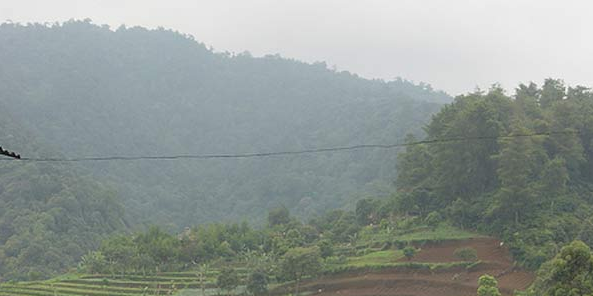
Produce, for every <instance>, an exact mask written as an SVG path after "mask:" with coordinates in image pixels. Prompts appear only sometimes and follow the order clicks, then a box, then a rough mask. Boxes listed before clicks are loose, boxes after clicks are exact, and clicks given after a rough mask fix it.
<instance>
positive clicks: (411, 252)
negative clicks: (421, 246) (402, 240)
mask: <svg viewBox="0 0 593 296" xmlns="http://www.w3.org/2000/svg"><path fill="white" fill-rule="evenodd" d="M402 251H403V252H404V256H406V258H408V260H412V258H413V257H414V256H415V255H416V248H414V247H412V246H407V247H405V248H404V249H403V250H402Z"/></svg>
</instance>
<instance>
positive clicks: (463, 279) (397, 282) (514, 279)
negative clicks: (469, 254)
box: [277, 238, 534, 296]
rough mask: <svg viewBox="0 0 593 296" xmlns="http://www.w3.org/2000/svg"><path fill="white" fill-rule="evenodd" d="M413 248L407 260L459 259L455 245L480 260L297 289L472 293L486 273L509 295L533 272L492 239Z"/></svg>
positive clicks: (346, 277)
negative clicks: (473, 251)
mask: <svg viewBox="0 0 593 296" xmlns="http://www.w3.org/2000/svg"><path fill="white" fill-rule="evenodd" d="M417 247H418V248H421V251H420V252H419V253H418V254H417V255H416V256H415V257H414V258H413V259H412V260H411V262H454V261H459V259H457V258H455V256H454V255H453V252H454V251H455V250H456V249H458V248H463V247H471V248H474V249H476V250H477V253H478V258H479V260H481V261H483V262H484V263H481V264H479V265H477V266H476V267H474V268H471V269H470V270H467V269H466V268H463V267H456V268H449V269H442V270H434V271H430V270H412V269H408V270H405V269H401V268H399V269H389V270H382V271H377V272H369V273H363V274H354V273H346V274H342V275H334V276H329V277H324V278H320V279H316V280H311V281H306V282H304V283H303V284H302V287H301V291H310V292H314V293H313V295H320V296H330V295H332V296H333V295H340V296H350V295H352V296H354V295H356V296H466V295H467V296H475V295H476V290H477V283H478V278H479V277H480V276H481V275H483V274H490V275H493V276H495V277H496V278H497V280H498V283H499V288H500V291H501V292H502V294H503V295H505V296H510V295H512V294H513V292H514V291H515V290H523V289H525V288H527V287H528V286H529V285H530V284H531V283H532V282H533V279H534V276H533V274H531V273H529V272H526V271H524V270H521V269H519V268H515V267H513V261H512V259H511V257H510V254H509V252H508V250H507V249H506V248H505V247H504V246H502V247H501V246H500V241H497V240H495V239H492V238H479V239H470V240H464V241H447V242H441V243H434V244H433V243H431V244H425V245H423V246H417ZM404 261H407V260H405V259H404ZM284 288H287V287H284ZM277 292H279V291H277Z"/></svg>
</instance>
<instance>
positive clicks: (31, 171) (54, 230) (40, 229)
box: [0, 104, 125, 281]
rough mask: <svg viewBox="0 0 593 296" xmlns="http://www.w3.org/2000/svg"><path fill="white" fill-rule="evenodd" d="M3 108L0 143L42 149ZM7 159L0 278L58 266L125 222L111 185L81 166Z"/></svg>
mask: <svg viewBox="0 0 593 296" xmlns="http://www.w3.org/2000/svg"><path fill="white" fill-rule="evenodd" d="M5 110H6V109H5V106H4V105H3V104H0V143H10V146H9V147H20V148H19V149H22V152H23V153H26V154H28V155H32V156H35V155H38V153H42V151H45V152H46V151H47V150H46V149H43V148H41V147H42V146H40V144H39V143H38V142H37V140H36V138H35V137H34V136H32V134H31V133H28V132H27V131H26V129H23V128H22V127H19V126H16V125H15V124H14V121H13V119H12V117H11V116H10V115H9V114H7V113H6V112H5ZM5 148H6V147H5ZM6 159H7V158H5V157H3V159H2V161H0V281H2V280H6V279H35V278H42V277H47V276H49V275H52V274H54V273H55V272H63V271H64V270H65V268H67V267H72V266H75V264H76V263H77V262H78V261H79V260H80V256H82V255H83V254H84V253H86V252H87V251H88V250H89V249H92V248H96V247H97V246H98V244H99V242H100V241H101V239H102V238H104V237H105V235H106V234H109V233H111V232H113V231H114V230H116V229H122V228H123V227H124V224H125V223H124V221H123V220H122V216H123V208H122V207H121V205H119V203H118V202H117V200H116V198H115V194H114V192H113V190H111V189H109V188H107V187H106V186H104V185H102V184H99V183H97V182H96V181H94V180H92V178H91V177H89V176H85V174H81V171H80V170H76V169H73V168H72V167H68V166H63V165H56V164H41V163H24V162H16V161H6Z"/></svg>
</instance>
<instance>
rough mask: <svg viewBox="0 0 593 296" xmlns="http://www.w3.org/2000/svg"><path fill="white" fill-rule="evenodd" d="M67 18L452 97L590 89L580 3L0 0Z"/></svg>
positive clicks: (28, 13) (590, 41) (588, 4)
mask: <svg viewBox="0 0 593 296" xmlns="http://www.w3.org/2000/svg"><path fill="white" fill-rule="evenodd" d="M71 18H75V19H84V18H90V19H92V20H93V21H94V22H95V23H97V24H105V23H106V24H109V25H111V26H112V27H117V26H119V25H120V24H126V25H128V26H133V25H141V26H145V27H151V28H154V27H158V26H162V27H166V28H171V29H174V30H178V31H181V32H183V33H188V34H191V35H193V36H195V38H196V39H197V40H199V41H201V42H204V43H205V44H206V45H208V46H212V47H214V48H215V50H216V51H230V52H242V51H245V50H248V51H250V52H251V53H252V54H253V55H255V56H261V55H265V54H275V53H279V54H281V55H282V56H285V57H291V58H296V59H299V60H304V61H308V62H314V61H326V62H327V63H328V65H330V66H331V65H335V66H337V68H338V69H339V70H348V71H351V72H354V73H358V74H359V75H361V76H364V77H368V78H384V79H387V80H390V79H393V78H394V77H398V76H399V77H403V78H406V79H410V80H413V81H416V82H419V81H424V82H427V83H430V84H432V85H433V87H435V88H437V89H443V90H445V91H447V92H449V93H450V94H453V95H457V94H459V93H465V92H468V91H472V90H474V89H475V87H476V86H479V87H481V88H488V87H489V86H490V85H491V84H492V83H495V82H499V83H501V84H502V85H503V87H505V88H507V89H513V88H514V87H515V86H516V85H517V84H518V83H519V82H528V81H535V82H537V83H541V82H542V80H543V79H544V78H546V77H554V78H562V79H564V80H565V81H566V82H567V83H569V84H583V85H586V86H593V1H588V0H583V1H577V0H556V1H548V0H446V1H445V0H212V1H210V0H208V1H207V0H204V1H202V0H191V1H190V0H167V1H153V0H52V1H47V0H43V1H39V0H14V1H10V0H0V21H5V20H12V21H14V22H33V21H34V22H54V21H65V20H68V19H71ZM0 63H1V61H0Z"/></svg>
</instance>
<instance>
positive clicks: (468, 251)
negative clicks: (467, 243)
mask: <svg viewBox="0 0 593 296" xmlns="http://www.w3.org/2000/svg"><path fill="white" fill-rule="evenodd" d="M453 255H454V256H455V257H456V258H459V259H461V260H463V261H476V260H478V252H477V251H476V249H474V248H469V247H468V248H459V249H457V250H455V252H453Z"/></svg>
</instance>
